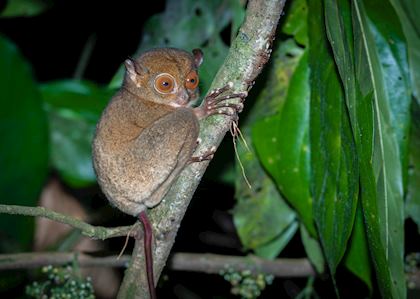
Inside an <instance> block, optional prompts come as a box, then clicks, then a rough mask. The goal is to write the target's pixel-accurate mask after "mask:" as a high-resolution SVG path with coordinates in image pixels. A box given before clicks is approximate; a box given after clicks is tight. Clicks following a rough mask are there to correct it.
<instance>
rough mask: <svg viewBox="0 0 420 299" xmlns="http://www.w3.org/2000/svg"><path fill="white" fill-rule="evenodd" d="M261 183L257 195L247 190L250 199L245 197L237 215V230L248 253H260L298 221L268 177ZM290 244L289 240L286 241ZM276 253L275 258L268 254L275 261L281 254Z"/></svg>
mask: <svg viewBox="0 0 420 299" xmlns="http://www.w3.org/2000/svg"><path fill="white" fill-rule="evenodd" d="M262 182H263V185H261V186H260V183H258V184H259V186H258V189H256V191H253V190H248V192H247V193H249V195H248V196H245V195H244V194H242V196H241V198H240V200H239V201H238V203H237V205H236V206H235V211H234V221H235V226H236V228H237V230H238V234H239V236H240V238H241V242H242V244H243V245H244V246H245V247H246V248H249V249H257V248H259V247H262V246H264V245H266V244H268V243H271V242H273V240H275V239H277V238H279V237H280V236H281V234H282V233H283V232H284V231H285V230H286V229H287V228H288V227H289V226H290V225H291V224H292V223H293V222H294V221H295V219H296V215H295V213H294V212H293V210H291V209H290V207H288V206H287V204H286V203H285V202H284V200H283V199H282V198H281V197H280V195H279V194H278V191H277V190H276V188H275V186H274V185H273V183H272V182H271V181H270V179H269V178H267V177H266V178H265V179H264V180H263V181H262ZM255 187H256V186H255V185H254V188H255ZM244 191H245V190H244ZM242 193H244V192H242ZM289 240H290V238H289V239H287V241H289ZM285 244H287V242H285ZM285 244H284V245H285ZM284 245H283V246H281V247H284ZM279 246H280V245H279ZM273 251H275V252H276V254H273V255H274V256H271V254H269V256H270V257H276V256H277V255H278V253H279V251H278V248H277V247H276V249H274V248H273ZM270 252H272V251H270ZM264 257H268V256H267V255H265V256H264Z"/></svg>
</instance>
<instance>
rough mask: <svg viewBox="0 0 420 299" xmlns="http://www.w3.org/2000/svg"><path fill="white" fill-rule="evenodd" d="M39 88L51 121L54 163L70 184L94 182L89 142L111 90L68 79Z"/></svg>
mask: <svg viewBox="0 0 420 299" xmlns="http://www.w3.org/2000/svg"><path fill="white" fill-rule="evenodd" d="M41 91H42V96H43V98H44V102H45V109H46V111H47V113H48V118H49V121H50V124H51V125H50V138H51V142H52V148H51V162H52V165H53V167H54V168H56V169H57V170H58V171H59V173H60V175H61V176H62V178H63V179H64V180H65V182H66V183H67V184H69V185H70V186H73V187H84V186H88V185H90V184H93V183H95V182H96V177H95V173H94V171H93V167H92V158H91V143H92V139H93V134H94V132H95V127H96V123H97V121H98V119H99V117H100V115H101V112H102V110H103V109H104V108H105V106H106V104H107V103H108V101H109V100H110V99H111V97H112V94H113V93H114V91H113V90H110V89H101V88H99V87H97V86H95V85H94V84H92V83H89V82H79V81H71V80H68V81H59V82H51V83H47V84H44V85H43V86H42V87H41Z"/></svg>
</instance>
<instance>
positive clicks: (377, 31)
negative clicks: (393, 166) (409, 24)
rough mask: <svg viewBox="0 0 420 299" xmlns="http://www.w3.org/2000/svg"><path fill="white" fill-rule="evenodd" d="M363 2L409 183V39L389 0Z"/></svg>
mask: <svg viewBox="0 0 420 299" xmlns="http://www.w3.org/2000/svg"><path fill="white" fill-rule="evenodd" d="M364 3H365V9H366V13H367V16H368V18H369V29H370V31H371V33H372V37H373V39H374V41H375V45H376V51H377V55H378V58H379V63H380V65H379V67H380V73H381V76H382V78H383V88H384V92H385V94H386V96H387V100H388V103H389V114H390V124H391V125H392V129H393V131H394V134H395V137H396V142H397V144H398V147H399V158H400V161H401V167H402V174H403V179H404V180H403V182H404V186H406V179H407V170H408V167H407V166H408V141H409V129H410V121H411V118H410V105H411V94H412V91H411V83H410V72H409V66H408V56H407V50H408V49H407V45H406V40H405V38H404V33H403V29H402V27H401V24H400V22H399V20H398V16H397V14H396V13H395V11H394V9H393V8H392V6H391V5H390V4H389V3H388V2H383V1H378V0H375V1H365V2H364ZM382 3H384V5H382ZM378 5H382V7H381V9H378Z"/></svg>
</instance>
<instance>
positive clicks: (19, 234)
mask: <svg viewBox="0 0 420 299" xmlns="http://www.w3.org/2000/svg"><path fill="white" fill-rule="evenodd" d="M0 57H1V59H0V93H1V94H0V102H1V106H2V108H1V110H0V135H1V136H2V146H1V150H0V151H1V154H0V165H1V168H2V169H1V172H0V197H1V200H2V203H6V204H16V205H28V206H34V205H36V203H37V201H38V197H39V194H40V192H41V189H42V186H43V184H44V180H45V178H46V174H47V170H48V128H47V120H46V116H45V113H44V111H43V110H42V101H41V96H40V94H39V91H38V89H37V86H36V83H35V82H34V79H33V77H32V74H31V71H30V68H29V65H28V64H27V62H26V61H25V60H24V58H23V57H22V55H21V54H20V53H19V51H18V50H17V48H16V47H15V45H13V44H12V43H11V42H10V41H8V40H7V39H5V38H4V37H2V36H0ZM0 227H1V228H0V229H1V235H2V238H3V240H2V242H1V243H0V244H1V249H2V250H8V251H12V250H24V249H29V248H30V245H31V241H32V236H33V228H34V226H33V218H30V217H19V216H10V215H2V216H1V217H0Z"/></svg>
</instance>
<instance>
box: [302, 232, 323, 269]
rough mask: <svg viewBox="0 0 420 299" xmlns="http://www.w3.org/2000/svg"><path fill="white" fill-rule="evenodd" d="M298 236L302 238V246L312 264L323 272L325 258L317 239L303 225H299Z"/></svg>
mask: <svg viewBox="0 0 420 299" xmlns="http://www.w3.org/2000/svg"><path fill="white" fill-rule="evenodd" d="M300 237H301V238H302V243H303V247H304V248H305V252H306V254H307V255H308V258H309V260H310V261H311V263H312V265H314V267H315V269H316V271H317V272H318V273H324V270H325V267H324V264H325V260H324V255H323V254H322V248H321V245H320V244H319V242H318V240H317V239H315V238H313V237H311V236H310V235H309V233H308V231H307V230H306V228H305V226H303V225H301V226H300Z"/></svg>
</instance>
